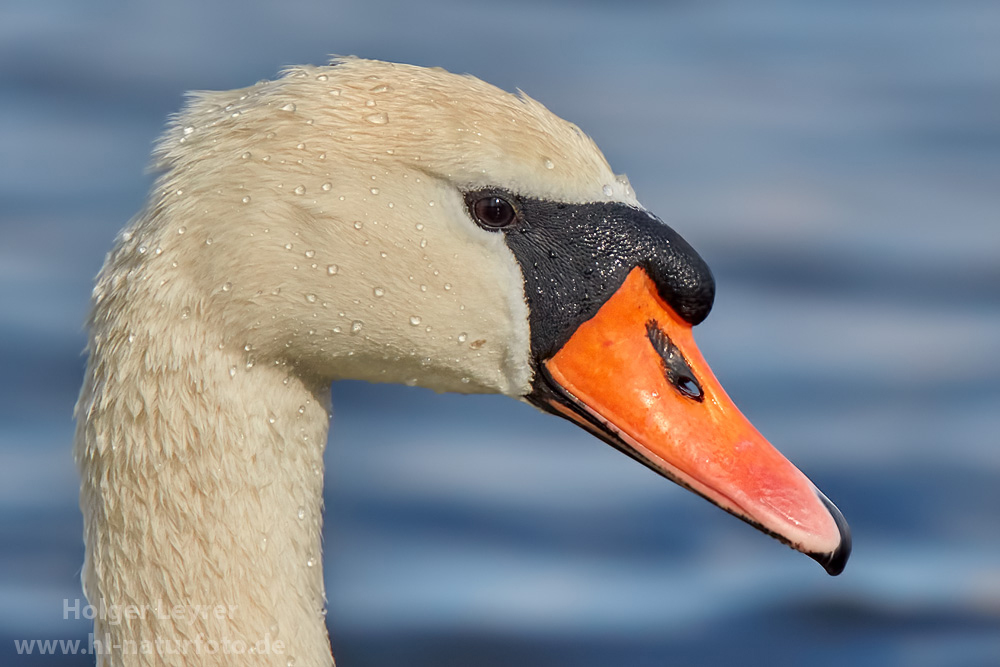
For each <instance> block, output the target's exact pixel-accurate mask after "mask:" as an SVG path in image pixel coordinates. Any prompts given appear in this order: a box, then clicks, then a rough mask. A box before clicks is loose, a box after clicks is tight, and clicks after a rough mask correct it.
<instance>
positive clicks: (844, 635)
mask: <svg viewBox="0 0 1000 667" xmlns="http://www.w3.org/2000/svg"><path fill="white" fill-rule="evenodd" d="M328 53H356V54H358V55H363V56H368V57H378V58H383V59H390V60H402V61H408V62H414V63H417V64H423V65H441V66H444V67H446V68H447V69H450V70H453V71H463V72H471V73H474V74H476V75H478V76H480V77H481V78H484V79H487V80H489V81H491V82H493V83H495V84H497V85H499V86H501V87H504V88H506V89H508V90H513V89H514V88H518V87H519V88H522V89H524V90H525V91H527V92H528V93H529V94H530V95H532V96H533V97H535V98H537V99H539V100H540V101H542V102H543V103H545V104H546V105H548V106H549V107H550V108H551V109H553V110H554V111H556V112H557V113H559V114H560V115H562V116H564V117H567V118H569V119H571V120H573V121H574V122H576V123H577V124H578V125H580V126H581V127H582V128H584V130H586V131H587V132H588V133H590V134H591V135H592V136H593V137H594V138H595V139H596V140H597V142H598V144H599V145H601V146H602V148H603V149H604V151H605V153H606V154H607V156H608V158H609V160H610V162H611V163H612V165H613V166H614V167H615V169H616V170H618V171H625V172H628V174H629V176H630V177H631V180H632V184H633V185H634V186H635V189H636V191H637V192H638V194H639V197H640V199H642V201H643V202H644V203H645V205H646V206H647V207H649V208H650V209H652V210H653V211H656V212H657V213H658V214H659V215H660V216H661V217H664V218H665V219H667V220H668V221H669V222H670V223H671V224H672V225H673V226H674V227H675V228H676V229H678V230H679V231H680V232H681V233H682V234H683V235H684V236H685V237H686V238H687V239H688V240H689V241H690V242H691V243H692V244H693V245H694V246H695V247H696V248H698V250H699V251H700V253H701V254H702V255H703V256H704V257H705V258H706V260H707V261H708V262H709V264H710V265H711V266H712V268H713V270H714V272H715V274H716V278H717V281H718V285H719V295H718V299H717V301H716V306H715V310H714V311H713V314H712V316H711V317H710V318H709V319H708V321H707V322H705V323H704V324H703V325H701V326H699V328H698V331H697V333H698V336H699V340H700V343H701V346H702V350H703V352H704V353H705V356H706V357H707V358H708V359H709V360H710V361H711V363H712V365H713V368H714V369H715V371H716V373H717V375H718V376H719V377H720V379H721V380H722V381H723V383H724V384H725V385H726V386H727V388H728V390H729V392H730V394H731V395H732V396H733V397H734V398H735V399H736V401H737V402H738V403H739V404H740V405H741V407H742V408H743V409H744V411H745V412H746V413H747V414H748V415H749V416H750V417H751V418H752V419H753V421H754V422H755V423H756V424H757V425H758V427H759V428H760V429H761V430H762V431H763V432H764V433H765V435H767V436H768V437H769V438H770V439H771V440H772V441H773V442H774V443H775V444H776V445H777V446H778V447H779V448H780V449H781V450H782V451H783V452H784V453H786V454H787V455H788V456H789V458H791V459H792V460H793V461H795V462H796V463H797V464H798V465H799V466H800V467H801V468H802V469H803V470H804V471H806V473H807V474H808V475H809V476H810V477H811V478H812V479H813V480H815V481H816V483H817V484H818V485H819V486H821V487H822V488H823V490H824V491H825V492H826V493H827V495H829V496H830V497H831V498H832V499H833V500H834V501H835V502H836V503H837V504H838V505H839V506H840V508H841V509H842V510H843V511H844V514H845V515H846V516H847V518H848V519H849V521H850V522H851V525H852V527H853V530H854V543H855V553H854V557H853V559H852V561H851V563H850V564H849V566H848V569H847V571H846V572H845V573H844V575H842V576H841V577H838V578H836V579H832V578H828V577H826V576H825V575H824V574H823V573H822V570H821V569H820V568H818V567H817V566H816V565H815V564H814V563H812V562H811V561H809V560H808V559H806V558H804V557H802V556H800V555H798V554H795V553H793V552H791V551H789V550H788V549H786V548H784V547H782V546H781V545H779V544H777V543H775V542H773V541H771V540H768V539H766V538H765V537H763V536H762V535H760V534H758V533H756V532H755V531H752V530H751V529H749V528H748V527H747V526H745V525H743V524H741V523H739V522H737V521H735V520H733V519H732V518H730V517H728V516H726V515H725V514H723V513H722V512H719V511H718V510H717V509H715V508H713V507H711V506H709V505H708V504H707V503H705V502H704V501H702V500H700V499H698V498H696V497H694V496H693V495H692V494H689V493H687V492H684V491H683V490H681V489H680V488H678V487H676V486H674V485H671V484H669V483H668V482H666V481H664V480H662V479H660V478H658V477H657V476H655V475H653V474H652V473H650V472H649V471H647V470H645V469H643V468H641V467H640V466H638V465H636V464H635V463H634V462H632V461H630V460H628V459H627V458H625V457H623V456H621V455H620V454H618V453H617V452H615V451H613V450H612V449H611V448H609V447H606V446H605V445H602V444H600V443H599V442H597V441H596V440H594V439H593V438H591V437H589V436H587V435H586V434H585V433H584V432H583V431H581V430H579V429H576V428H574V427H573V426H571V425H569V424H568V423H561V422H559V421H558V420H556V419H553V418H551V417H549V416H545V415H542V414H540V413H536V412H534V411H533V410H532V409H531V408H529V407H527V406H525V405H521V404H518V403H516V402H514V401H511V400H509V399H503V398H499V397H461V396H438V395H434V394H432V393H430V392H427V391H422V390H415V389H406V388H402V387H388V386H372V385H365V384H361V383H342V384H338V385H336V386H335V387H334V389H333V394H334V406H335V416H334V425H333V429H332V435H331V442H330V446H329V448H328V452H327V460H326V462H327V467H328V469H329V479H328V481H327V491H326V505H327V508H328V512H327V521H326V528H325V534H326V542H325V544H326V550H327V552H328V553H327V558H326V561H325V568H326V581H327V587H328V591H329V597H330V611H329V617H328V618H329V624H330V627H331V631H332V634H333V644H334V648H335V653H336V655H337V656H338V661H339V663H340V664H342V665H347V666H350V665H436V666H438V667H440V666H443V665H456V666H457V665H472V664H474V665H539V666H542V665H574V666H587V665H595V666H596V665H609V664H610V665H732V664H741V665H748V664H749V665H754V664H759V665H789V666H798V665H820V666H822V665H831V666H832V665H838V666H840V665H844V664H851V665H861V666H865V667H867V666H871V667H883V666H887V665H892V666H896V665H899V666H906V667H909V666H918V667H919V666H937V665H940V666H948V667H954V666H963V665H970V666H986V665H997V664H1000V520H998V514H1000V443H998V435H997V434H998V433H1000V410H998V405H1000V261H998V259H1000V185H998V184H1000V5H998V4H997V3H995V2H989V1H983V2H972V1H970V2H947V3H941V2H930V1H928V0H915V1H911V2H880V3H866V2H843V3H815V2H793V1H792V0H788V1H786V2H781V1H777V0H774V1H771V0H768V1H765V2H755V3H740V2H735V1H730V2H706V3H686V2H670V3H653V2H624V3H617V2H616V3H611V2H607V3H603V2H584V3H569V2H558V1H555V0H552V1H550V2H533V3H528V2H513V3H509V4H506V5H498V4H497V3H481V4H480V3H465V2H457V1H449V0H433V1H431V2H424V3H409V2H387V3H366V2H354V1H348V2H319V1H313V0H310V1H306V0H293V1H291V2H283V3H273V4H272V5H269V6H263V5H253V6H250V5H248V4H247V3H242V2H235V1H226V2H217V3H200V2H194V1H191V0H178V1H176V2H169V3H166V2H164V3H157V4H150V3H128V4H125V3H112V2H108V1H107V0H97V1H93V2H87V3H81V2H70V1H68V0H64V1H62V2H60V1H58V0H51V1H48V2H34V1H32V2H29V1H27V0H14V1H13V2H8V3H5V5H4V6H3V8H2V9H0V92H2V94H0V147H2V148H0V150H2V155H3V159H2V160H0V238H2V241H0V281H2V290H0V355H2V368H3V374H2V378H3V379H4V381H3V382H2V384H0V600H2V605H0V646H2V648H0V655H3V656H13V655H14V653H13V640H14V639H25V638H49V639H51V638H66V639H73V638H85V637H86V633H87V632H88V627H87V624H86V623H85V622H83V621H72V620H64V619H63V600H64V599H70V600H73V599H76V598H79V597H81V594H80V591H79V584H78V578H79V570H80V565H81V562H82V558H83V548H82V541H81V537H80V532H81V520H80V516H79V513H78V510H77V507H76V494H77V482H76V475H75V472H74V469H73V464H72V461H71V458H70V443H71V439H72V430H73V424H72V421H71V409H72V404H73V401H74V399H75V394H76V392H77V388H78V386H79V383H80V380H81V377H82V369H83V358H82V356H81V354H80V351H81V349H82V347H83V344H84V335H83V331H82V324H81V323H82V321H83V319H84V315H85V310H86V303H87V299H88V295H89V292H90V285H91V280H92V276H93V275H94V274H95V273H96V271H97V269H98V268H99V266H100V264H101V261H102V258H103V254H104V252H105V251H106V249H107V248H108V246H109V244H110V241H111V239H112V237H113V236H114V234H115V232H116V231H117V230H118V229H119V228H120V227H121V226H122V225H124V223H125V222H126V221H127V220H128V219H129V217H130V216H131V215H132V214H133V213H134V212H135V211H136V210H137V209H138V208H139V207H140V206H141V204H142V201H143V199H144V196H145V192H146V190H147V188H148V187H149V183H150V176H148V175H145V174H144V172H143V169H144V167H145V166H146V164H147V156H148V153H149V149H150V146H151V143H152V141H153V140H154V138H155V137H156V135H157V134H158V132H159V129H160V128H161V127H162V124H163V122H164V120H165V118H166V116H167V114H169V113H170V112H172V111H175V110H177V109H178V108H179V106H180V104H181V101H182V93H183V91H185V90H187V89H197V88H203V89H204V88H209V89H220V88H234V87H240V86H245V85H248V84H250V83H252V82H253V81H255V80H257V79H261V78H266V77H271V76H273V75H274V74H275V73H276V71H277V70H278V69H279V68H281V67H283V66H286V65H290V64H294V63H299V62H312V63H320V62H323V61H324V60H325V59H326V56H327V54H328ZM11 659H12V660H15V662H14V664H20V663H21V662H23V663H24V664H35V665H82V664H88V661H87V660H86V659H84V658H81V657H80V656H62V655H60V656H50V657H46V658H41V657H34V658H31V659H27V658H23V657H21V658H11ZM3 662H4V664H8V662H7V658H4V659H3Z"/></svg>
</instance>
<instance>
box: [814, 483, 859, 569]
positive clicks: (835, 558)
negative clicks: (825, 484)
mask: <svg viewBox="0 0 1000 667" xmlns="http://www.w3.org/2000/svg"><path fill="white" fill-rule="evenodd" d="M816 494H817V495H818V496H819V499H820V500H821V501H822V503H823V505H824V506H825V507H826V509H827V510H828V511H829V512H830V516H832V517H833V520H834V522H835V523H836V524H837V530H838V531H840V542H839V543H838V545H837V548H836V549H834V550H833V551H830V552H826V553H811V554H809V557H810V558H812V559H813V560H815V561H816V562H817V563H819V564H820V565H822V566H823V569H824V570H826V573H827V574H829V575H830V576H831V577H836V576H837V575H838V574H840V573H841V572H843V571H844V567H845V566H846V565H847V560H848V558H850V556H851V529H850V527H849V526H848V525H847V520H846V519H844V515H843V514H842V513H841V512H840V510H839V509H837V506H836V505H834V504H833V503H832V502H830V499H829V498H827V497H826V496H825V495H823V493H821V492H820V491H819V490H817V491H816Z"/></svg>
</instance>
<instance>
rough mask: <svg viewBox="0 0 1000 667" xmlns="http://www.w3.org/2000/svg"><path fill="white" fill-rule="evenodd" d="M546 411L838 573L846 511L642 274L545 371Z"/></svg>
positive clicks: (845, 552)
mask: <svg viewBox="0 0 1000 667" xmlns="http://www.w3.org/2000/svg"><path fill="white" fill-rule="evenodd" d="M542 371H543V374H546V375H547V376H548V377H547V378H546V379H548V380H549V383H550V386H551V387H552V389H553V390H554V391H553V393H552V394H551V395H549V396H547V397H546V398H545V399H544V400H545V402H546V403H547V405H546V407H547V408H548V409H550V410H553V411H554V412H556V413H558V414H560V415H562V416H563V417H567V418H569V419H571V420H572V421H574V422H576V423H578V424H580V425H581V426H583V427H585V428H587V429H588V430H590V431H591V432H593V433H595V434H596V435H598V436H599V437H601V438H602V439H603V440H605V441H607V442H609V443H610V444H612V445H613V446H615V447H617V448H618V449H621V450H622V451H624V452H625V453H627V454H629V455H630V456H632V457H633V458H635V459H637V460H639V461H641V462H642V463H644V464H645V465H647V466H649V467H650V468H653V469H654V470H656V471H657V472H659V473H660V474H662V475H664V476H666V477H668V478H670V479H672V480H673V481H675V482H677V483H678V484H680V485H682V486H684V487H686V488H688V489H690V490H692V491H694V492H695V493H697V494H699V495H701V496H703V497H705V498H707V499H708V500H710V501H711V502H713V503H715V504H716V505H718V506H719V507H721V508H722V509H724V510H726V511H727V512H730V513H731V514H734V515H735V516H737V517H739V518H741V519H743V520H744V521H746V522H747V523H749V524H751V525H753V526H755V527H756V528H758V529H760V530H762V531H763V532H765V533H767V534H769V535H771V536H773V537H775V538H777V539H778V540H780V541H782V542H784V543H786V544H788V545H789V546H790V547H792V548H793V549H796V550H798V551H801V552H803V553H805V554H808V555H809V556H810V557H812V558H814V559H815V560H817V561H818V562H819V563H820V564H821V565H823V567H824V568H825V569H826V571H827V572H828V573H830V574H831V575H837V574H840V572H841V571H843V569H844V565H845V564H846V563H847V558H848V556H849V555H850V552H851V537H850V532H849V530H848V527H847V523H846V522H845V521H844V517H843V515H841V513H840V511H839V510H838V509H837V508H836V507H835V506H834V505H833V504H832V503H831V502H830V501H829V500H827V499H826V497H825V496H824V495H823V494H822V493H820V492H819V490H817V489H816V487H815V486H813V484H812V482H810V481H809V480H808V479H807V478H806V476H805V475H803V474H802V473H801V472H800V471H799V470H798V469H797V468H796V467H795V466H793V465H792V464H791V463H790V462H789V461H788V460H787V459H786V458H785V457H784V456H782V455H781V453H780V452H778V450H776V449H775V448H774V447H773V446H771V444H770V443H769V442H768V441H767V440H765V439H764V437H763V436H762V435H761V434H760V433H758V432H757V429H755V428H754V427H753V425H752V424H750V422H749V421H748V420H747V419H746V417H744V416H743V415H742V413H740V411H739V410H738V409H737V408H736V406H735V405H734V404H733V402H732V400H731V399H730V398H729V396H727V395H726V392H725V391H724V390H723V389H722V387H721V386H720V385H719V382H718V380H716V379H715V376H714V375H713V374H712V371H711V369H710V368H709V367H708V364H707V363H705V360H704V358H703V357H702V356H701V353H700V352H699V351H698V348H697V346H696V345H695V342H694V337H693V335H692V327H691V325H690V324H689V323H687V322H685V321H684V320H683V319H681V318H680V317H679V316H678V315H677V314H676V313H675V312H674V310H673V309H672V308H671V307H670V306H668V305H667V304H666V303H665V302H664V301H663V299H662V298H660V296H659V294H658V293H657V290H656V287H655V285H654V284H653V281H652V280H651V279H650V278H649V276H648V275H647V274H646V272H645V271H644V270H642V269H640V268H636V269H633V270H632V272H631V273H630V274H629V275H628V278H627V279H626V280H625V282H624V283H623V284H622V286H621V287H620V288H619V289H618V290H617V291H616V292H615V293H614V294H613V295H612V297H611V298H610V299H608V301H607V302H606V303H605V304H604V305H603V306H602V307H601V308H600V310H599V311H598V312H597V314H596V315H595V316H594V317H593V318H592V319H590V320H588V321H586V322H584V323H583V324H582V325H580V327H579V328H578V329H577V330H576V331H575V332H574V333H573V335H572V336H571V337H570V339H569V340H568V341H567V342H566V343H565V344H564V345H563V346H562V347H561V348H560V349H559V351H558V352H557V353H556V354H555V355H554V356H552V357H551V358H550V359H548V360H547V361H545V362H544V363H543V364H542Z"/></svg>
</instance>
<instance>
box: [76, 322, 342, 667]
mask: <svg viewBox="0 0 1000 667" xmlns="http://www.w3.org/2000/svg"><path fill="white" fill-rule="evenodd" d="M182 318H183V319H181V320H179V321H178V322H177V323H178V325H179V327H178V329H181V328H183V329H184V330H178V331H172V332H168V331H164V332H162V335H163V336H164V337H165V339H166V340H171V341H173V343H172V345H170V346H169V347H170V353H169V357H168V358H160V359H158V358H156V355H157V350H158V349H159V350H161V351H162V350H163V349H165V348H163V347H158V346H157V345H156V342H155V341H152V340H150V339H148V338H147V337H146V336H145V335H137V334H134V333H131V332H130V327H129V326H127V324H126V322H115V323H106V326H105V327H102V328H101V329H100V330H99V333H98V336H97V338H98V340H97V341H96V342H95V343H93V344H92V350H93V357H92V359H91V369H92V370H94V371H97V372H96V373H93V374H91V376H90V381H89V382H88V385H87V386H86V387H85V388H84V393H83V395H82V397H81V403H80V409H81V411H87V412H88V413H89V414H90V417H89V418H88V419H85V420H81V430H82V431H83V432H82V433H81V434H80V435H81V437H80V438H79V440H78V442H79V446H78V451H77V456H78V458H79V460H80V462H81V466H82V469H83V491H82V503H81V504H82V506H83V508H84V510H85V513H89V515H88V516H85V522H86V526H87V535H86V540H87V547H88V548H87V562H86V564H85V568H84V575H83V579H84V586H85V589H86V594H87V597H88V599H89V600H90V601H91V604H93V605H95V607H98V608H105V609H107V610H108V611H107V612H106V613H104V614H101V616H103V618H101V617H99V618H97V619H96V622H95V629H94V632H95V640H96V641H97V642H99V644H95V646H100V647H101V650H102V653H103V654H102V655H101V656H99V659H98V663H99V664H109V665H146V664H149V665H153V664H158V665H159V664H166V663H165V657H166V658H169V656H170V655H173V656H174V657H175V658H176V664H198V665H216V664H217V665H234V664H244V663H246V664H255V665H276V666H278V665H280V666H281V667H285V666H287V665H291V664H295V665H300V666H301V665H329V664H332V662H333V660H332V657H331V653H330V648H329V640H328V638H327V631H326V626H325V615H324V604H325V599H324V590H323V568H322V561H321V530H320V529H321V510H322V488H323V474H322V473H323V449H324V447H325V444H326V434H327V427H328V423H329V420H328V405H327V404H328V400H329V398H328V396H329V392H328V386H324V385H323V384H322V383H319V382H311V381H309V380H307V379H305V378H303V377H301V376H299V375H298V374H297V373H296V371H295V369H294V368H292V367H290V366H288V365H285V364H282V363H280V362H279V363H274V362H270V363H267V364H259V365H257V364H254V362H253V357H252V355H251V354H249V353H248V351H246V350H244V349H243V348H242V347H237V346H235V345H232V346H230V345H227V344H226V343H225V342H224V340H225V337H224V336H223V335H222V333H221V332H219V331H212V330H211V329H210V328H208V327H207V326H205V323H203V322H198V321H192V319H196V318H197V315H194V316H192V315H188V316H187V317H183V316H182ZM248 366H249V367H248ZM137 372H138V373H139V374H138V375H137ZM156 642H160V644H159V645H158V646H157V645H155V643H156ZM144 647H146V649H147V650H146V651H145V652H144V651H143V648H144ZM185 656H186V657H185ZM251 658H252V659H251Z"/></svg>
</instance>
